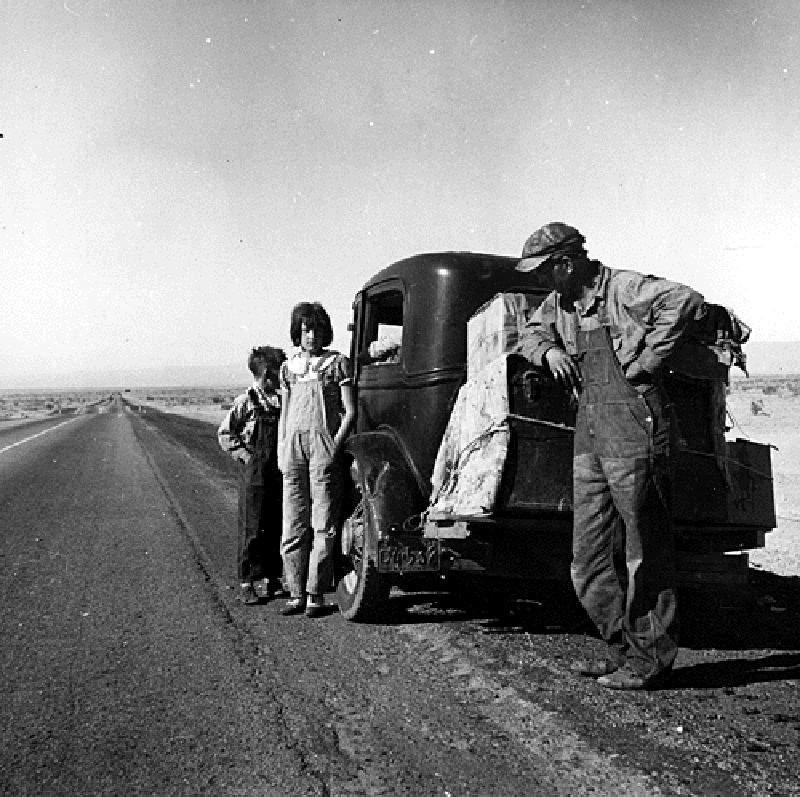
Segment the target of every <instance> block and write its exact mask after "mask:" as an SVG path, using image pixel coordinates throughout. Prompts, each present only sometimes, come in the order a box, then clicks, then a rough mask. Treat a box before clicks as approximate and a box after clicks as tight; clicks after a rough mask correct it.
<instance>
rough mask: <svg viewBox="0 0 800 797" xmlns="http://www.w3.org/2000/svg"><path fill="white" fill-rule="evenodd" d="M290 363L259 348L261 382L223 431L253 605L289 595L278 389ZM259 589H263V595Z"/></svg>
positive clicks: (236, 405) (251, 361) (242, 572)
mask: <svg viewBox="0 0 800 797" xmlns="http://www.w3.org/2000/svg"><path fill="white" fill-rule="evenodd" d="M285 360H286V355H285V354H284V352H283V349H276V348H274V347H272V346H260V347H258V348H254V349H253V351H252V352H251V353H250V356H249V358H248V360H247V366H248V368H249V369H250V372H251V373H252V374H253V376H254V377H255V381H254V382H253V384H252V385H251V386H250V388H249V390H248V391H247V392H246V393H243V394H242V395H241V396H237V398H236V399H235V400H234V402H233V405H232V406H231V409H230V410H229V411H228V414H227V415H226V416H225V419H224V420H223V421H222V423H221V424H220V427H219V429H218V430H217V439H218V440H219V444H220V446H221V448H222V450H223V451H227V452H228V453H229V454H230V455H231V456H232V457H233V458H234V459H235V460H236V461H237V462H239V516H238V530H239V550H238V557H237V562H238V575H239V582H240V597H241V600H242V601H243V602H244V603H246V604H250V605H252V604H256V603H258V602H259V599H260V597H266V598H269V597H275V596H277V595H279V594H281V593H282V592H283V585H282V584H281V581H280V579H281V572H282V570H283V562H282V560H281V554H280V534H281V532H280V529H281V497H282V486H281V472H280V471H279V470H278V457H277V443H278V419H279V417H280V398H279V396H278V394H277V392H276V389H277V387H278V373H279V371H280V366H281V363H283V362H284V361H285ZM258 582H261V584H259V583H258ZM257 585H258V586H259V587H262V588H263V592H262V595H259V594H258V592H257V590H256V586H257Z"/></svg>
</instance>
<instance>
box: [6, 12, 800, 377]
mask: <svg viewBox="0 0 800 797" xmlns="http://www.w3.org/2000/svg"><path fill="white" fill-rule="evenodd" d="M0 69H2V72H1V73H0V78H1V79H0V132H1V133H2V135H3V137H2V138H1V139H0V168H1V169H2V172H1V174H2V191H0V220H1V221H2V229H1V230H0V246H1V247H2V250H1V251H2V259H0V278H1V285H2V291H0V387H2V386H3V380H4V379H6V380H7V379H9V378H12V377H15V376H19V375H25V374H28V375H30V374H41V373H50V372H55V373H58V372H67V371H70V370H73V369H101V368H115V369H116V368H129V367H147V366H164V365H213V364H221V363H230V362H238V361H240V360H241V361H244V359H245V358H246V354H247V352H248V351H249V348H250V347H251V346H252V345H257V344H262V343H271V344H276V345H282V346H285V347H288V346H290V341H289V340H288V321H289V313H290V310H291V307H292V305H293V304H294V303H296V302H298V301H305V300H320V301H322V302H323V303H324V304H325V305H326V307H327V308H328V309H329V311H330V313H331V317H332V319H333V322H334V330H335V339H334V345H337V344H338V346H339V347H340V348H343V349H344V348H346V347H347V345H348V335H347V332H346V324H347V320H348V315H349V308H350V302H351V300H352V296H353V294H354V293H355V291H356V290H358V288H359V287H360V286H361V285H362V283H363V282H364V281H365V280H366V279H367V278H368V277H369V276H370V275H371V274H372V273H373V272H375V271H377V270H378V269H380V268H382V267H383V266H385V265H386V264H387V263H389V262H391V261H393V260H397V259H400V258H403V257H406V256H408V255H411V254H415V253H418V252H423V251H438V250H472V251H483V252H495V253H501V254H511V255H515V256H518V255H519V252H520V250H521V247H522V243H523V241H524V240H525V238H526V237H527V236H528V235H529V234H530V233H531V232H532V231H533V230H534V229H535V228H536V227H538V226H540V225H541V224H543V223H546V222H548V221H554V220H561V221H566V222H568V223H570V224H573V225H575V226H577V227H579V228H580V229H581V231H582V232H584V234H585V235H586V237H587V241H588V242H587V247H588V249H589V252H590V254H592V255H594V256H597V257H599V258H601V259H602V260H604V262H606V263H607V264H608V265H611V266H616V267H630V268H636V269H639V270H643V271H648V272H653V273H657V274H661V275H663V276H668V277H671V278H674V279H677V280H680V281H683V282H688V283H690V284H692V285H693V286H694V287H696V288H698V289H699V290H701V291H702V292H703V293H705V295H706V297H707V298H708V299H710V300H712V301H717V302H721V303H724V304H729V305H731V306H732V307H734V309H736V310H737V312H738V313H739V314H740V315H741V316H742V317H743V318H744V320H745V321H747V322H748V323H749V324H750V325H751V326H752V327H753V329H754V333H753V339H754V340H760V341H768V340H800V331H798V328H797V324H796V318H797V312H796V310H795V306H796V304H797V298H796V297H797V289H798V285H799V284H800V280H798V276H797V275H798V270H799V269H800V256H799V253H800V247H799V246H798V243H797V237H796V226H797V220H798V218H800V81H799V80H798V76H799V75H800V6H798V3H797V2H796V0H761V1H760V2H755V1H754V2H746V1H745V0H733V1H732V2H721V1H719V2H718V1H717V0H703V2H699V0H685V1H683V0H670V1H669V2H663V1H662V0H629V1H628V2H622V1H621V0H605V1H602V2H601V0H596V1H595V2H592V1H591V0H583V1H582V2H580V0H576V1H575V2H573V1H572V0H518V1H517V2H503V1H502V0H439V1H438V2H437V0H418V1H416V0H385V1H384V2H379V1H378V0H362V1H361V2H350V3H343V2H336V0H304V1H301V0H296V1H295V2H290V1H289V0H261V1H260V2H255V1H251V2H247V1H246V0H193V1H190V0H186V1H184V2H179V1H178V0H66V2H63V0H47V1H45V0H0Z"/></svg>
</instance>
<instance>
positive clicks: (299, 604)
mask: <svg viewBox="0 0 800 797" xmlns="http://www.w3.org/2000/svg"><path fill="white" fill-rule="evenodd" d="M305 610H306V599H305V598H289V600H288V601H286V606H284V607H283V608H282V609H281V614H284V615H287V616H288V615H291V614H302V613H303V612H304V611H305Z"/></svg>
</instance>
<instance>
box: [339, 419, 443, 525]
mask: <svg viewBox="0 0 800 797" xmlns="http://www.w3.org/2000/svg"><path fill="white" fill-rule="evenodd" d="M346 452H347V454H349V456H350V457H352V465H351V469H350V470H351V475H352V477H353V481H354V482H355V486H356V488H357V489H358V491H359V492H360V493H361V497H362V500H363V501H364V503H365V504H366V506H365V510H366V512H367V513H368V514H369V516H370V517H371V520H372V526H373V528H374V529H375V531H376V532H377V534H378V536H379V537H384V536H387V535H390V534H393V533H399V532H400V530H401V528H402V525H403V523H404V521H406V520H407V519H408V518H410V517H412V516H413V515H415V514H417V513H419V512H422V511H423V510H424V509H425V507H426V506H427V505H428V498H429V495H430V488H426V487H425V484H424V481H423V480H422V477H421V475H420V474H419V471H417V469H416V468H415V467H414V465H413V463H412V462H411V460H410V458H409V456H408V454H407V452H406V450H405V447H404V446H403V444H402V441H401V440H400V439H399V438H398V436H397V435H396V434H395V433H394V432H393V431H392V430H391V429H389V428H388V427H382V428H378V429H376V430H374V431H371V432H364V433H361V434H357V435H354V436H353V437H351V438H350V439H349V440H348V442H347V446H346Z"/></svg>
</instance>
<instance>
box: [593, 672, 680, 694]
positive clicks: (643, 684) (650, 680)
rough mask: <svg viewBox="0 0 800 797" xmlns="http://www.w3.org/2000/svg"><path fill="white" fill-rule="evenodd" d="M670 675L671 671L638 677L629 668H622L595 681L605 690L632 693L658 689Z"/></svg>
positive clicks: (637, 674)
mask: <svg viewBox="0 0 800 797" xmlns="http://www.w3.org/2000/svg"><path fill="white" fill-rule="evenodd" d="M670 675H672V669H671V668H670V669H666V670H662V671H661V672H657V673H656V674H655V675H639V673H637V672H634V671H633V670H631V669H630V668H629V667H622V668H621V669H619V670H616V671H615V672H612V673H610V674H609V675H603V676H601V677H600V678H598V679H597V683H599V684H600V686H605V687H606V689H623V690H627V691H634V690H640V689H658V688H659V687H661V686H663V685H664V684H665V683H666V682H667V681H668V680H669V677H670Z"/></svg>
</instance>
